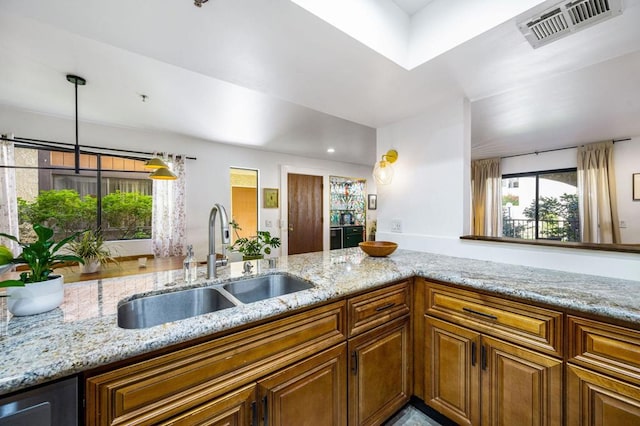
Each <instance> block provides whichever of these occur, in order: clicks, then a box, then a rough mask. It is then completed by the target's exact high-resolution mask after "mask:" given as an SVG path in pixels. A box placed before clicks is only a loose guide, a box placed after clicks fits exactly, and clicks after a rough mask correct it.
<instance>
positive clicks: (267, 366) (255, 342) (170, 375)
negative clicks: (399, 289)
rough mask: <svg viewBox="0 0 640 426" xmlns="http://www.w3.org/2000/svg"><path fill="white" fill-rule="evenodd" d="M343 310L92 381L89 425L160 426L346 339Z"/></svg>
mask: <svg viewBox="0 0 640 426" xmlns="http://www.w3.org/2000/svg"><path fill="white" fill-rule="evenodd" d="M345 313H346V312H345V303H344V302H338V303H333V304H331V305H327V306H323V307H320V308H316V309H312V310H310V311H307V312H303V313H300V314H296V315H293V316H291V317H289V318H284V319H281V320H276V321H273V322H271V323H268V324H264V325H260V326H256V327H253V328H250V329H248V330H244V331H240V332H237V333H234V334H230V335H228V336H224V337H221V338H219V339H215V340H212V341H210V342H206V343H202V344H199V345H195V346H192V347H189V348H186V349H182V350H178V351H176V352H173V353H170V354H167V355H162V356H159V357H156V358H152V359H150V360H147V361H142V362H139V363H137V364H134V365H131V366H127V367H123V368H119V369H116V370H113V371H110V372H108V373H104V374H101V375H98V376H94V377H90V378H88V379H87V382H86V384H87V386H86V393H87V424H93V425H112V424H127V425H143V424H145V425H146V424H149V425H151V424H158V422H159V421H160V420H165V419H167V418H169V417H172V416H175V415H177V414H179V413H181V412H184V411H186V410H188V409H190V408H192V407H196V406H198V405H200V404H203V403H205V402H207V401H210V400H211V399H212V398H214V397H216V396H218V395H221V394H223V393H225V392H229V391H231V390H233V389H235V388H238V387H239V386H242V385H245V384H247V383H250V382H252V381H255V380H257V379H258V378H260V377H262V376H264V375H265V374H268V373H271V372H273V371H276V370H278V369H280V368H282V367H284V366H286V365H289V364H291V363H292V362H295V361H298V360H300V359H302V358H305V357H307V356H309V354H312V353H315V352H319V351H321V350H323V349H326V348H329V347H331V346H333V345H335V344H337V343H340V342H343V341H344V339H345V330H344V328H345V325H346V318H345Z"/></svg>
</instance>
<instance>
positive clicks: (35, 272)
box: [0, 224, 84, 287]
mask: <svg viewBox="0 0 640 426" xmlns="http://www.w3.org/2000/svg"><path fill="white" fill-rule="evenodd" d="M33 230H34V232H35V233H36V235H37V237H38V238H37V239H36V241H35V242H32V243H27V242H21V241H20V240H18V238H16V237H14V236H13V235H8V234H3V233H0V237H5V238H8V239H10V240H12V241H15V242H17V243H18V244H19V245H20V247H22V253H20V255H19V256H18V257H15V258H11V259H10V260H9V263H12V264H14V265H20V264H24V265H27V266H28V267H29V271H25V272H22V273H21V274H20V279H17V280H5V281H0V287H24V285H25V284H31V283H38V282H43V281H47V280H49V279H50V274H51V273H52V272H53V268H54V267H55V266H57V265H60V264H63V263H66V262H79V263H84V260H83V259H82V258H81V257H78V256H75V255H72V254H57V253H58V251H59V250H60V249H61V248H62V247H64V246H65V244H67V243H68V242H70V241H71V240H73V239H74V238H76V237H77V236H78V234H79V233H78V232H77V233H75V234H73V235H70V236H68V237H67V238H65V239H63V240H61V241H59V242H55V241H53V239H52V238H53V229H51V228H47V227H45V226H42V225H40V224H35V225H33ZM3 253H5V256H4V257H3V258H5V259H6V258H7V255H6V252H5V251H4V250H3Z"/></svg>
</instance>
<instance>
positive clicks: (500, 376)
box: [480, 336, 562, 426]
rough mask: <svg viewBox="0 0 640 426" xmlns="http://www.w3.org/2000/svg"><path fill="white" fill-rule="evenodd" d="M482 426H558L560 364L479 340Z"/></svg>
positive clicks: (516, 348)
mask: <svg viewBox="0 0 640 426" xmlns="http://www.w3.org/2000/svg"><path fill="white" fill-rule="evenodd" d="M480 359H481V361H480V364H481V368H482V378H481V382H482V391H481V392H482V424H483V425H487V426H489V425H532V426H534V425H535V426H538V425H540V426H543V425H545V426H546V425H561V424H562V361H561V360H558V359H554V358H551V357H549V356H546V355H542V354H539V353H537V352H533V351H530V350H528V349H525V348H522V347H520V346H516V345H513V344H510V343H506V342H503V341H500V340H497V339H493V338H490V337H486V336H482V347H481V354H480Z"/></svg>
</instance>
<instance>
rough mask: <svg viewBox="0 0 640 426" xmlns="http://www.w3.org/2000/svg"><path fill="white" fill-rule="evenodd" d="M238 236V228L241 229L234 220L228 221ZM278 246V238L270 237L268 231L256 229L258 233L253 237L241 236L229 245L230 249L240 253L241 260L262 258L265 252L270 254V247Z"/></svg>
mask: <svg viewBox="0 0 640 426" xmlns="http://www.w3.org/2000/svg"><path fill="white" fill-rule="evenodd" d="M230 225H231V227H232V228H233V230H234V231H235V232H236V236H238V232H237V231H238V230H242V228H240V227H239V226H238V223H237V222H236V221H231V223H230ZM278 247H280V238H278V237H271V233H270V232H269V231H258V235H255V236H253V237H242V238H238V239H237V240H235V241H234V243H233V245H232V246H231V247H229V250H231V251H237V252H240V253H242V259H243V260H251V259H262V258H263V257H264V255H265V254H271V249H272V248H278Z"/></svg>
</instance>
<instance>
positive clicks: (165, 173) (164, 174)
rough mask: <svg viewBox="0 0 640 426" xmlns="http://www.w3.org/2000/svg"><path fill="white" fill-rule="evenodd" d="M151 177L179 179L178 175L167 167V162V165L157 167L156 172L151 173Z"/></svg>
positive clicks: (156, 178)
mask: <svg viewBox="0 0 640 426" xmlns="http://www.w3.org/2000/svg"><path fill="white" fill-rule="evenodd" d="M160 161H162V160H160ZM149 178H150V179H155V180H176V179H178V176H176V175H175V174H174V173H173V172H172V171H171V170H169V168H168V167H166V164H165V167H160V168H158V169H156V171H155V172H153V173H151V174H150V175H149Z"/></svg>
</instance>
